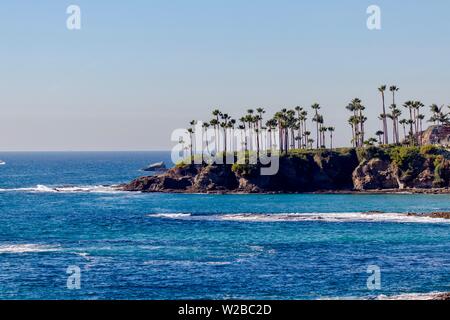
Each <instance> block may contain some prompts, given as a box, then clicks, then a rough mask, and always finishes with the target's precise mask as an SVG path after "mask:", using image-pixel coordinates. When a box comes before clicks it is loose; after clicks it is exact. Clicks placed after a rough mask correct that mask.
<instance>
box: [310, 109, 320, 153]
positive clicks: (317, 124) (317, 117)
mask: <svg viewBox="0 0 450 320" xmlns="http://www.w3.org/2000/svg"><path fill="white" fill-rule="evenodd" d="M311 109H313V110H314V112H315V115H314V118H313V122H316V134H317V135H316V136H317V141H316V147H317V149H319V122H318V119H319V109H320V105H319V104H318V103H314V104H313V105H312V106H311Z"/></svg>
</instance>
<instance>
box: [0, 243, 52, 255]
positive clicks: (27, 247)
mask: <svg viewBox="0 0 450 320" xmlns="http://www.w3.org/2000/svg"><path fill="white" fill-rule="evenodd" d="M58 250H59V248H58V247H56V246H50V245H40V244H0V254H4V253H31V252H54V251H58Z"/></svg>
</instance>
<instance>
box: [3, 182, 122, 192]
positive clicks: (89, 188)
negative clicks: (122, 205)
mask: <svg viewBox="0 0 450 320" xmlns="http://www.w3.org/2000/svg"><path fill="white" fill-rule="evenodd" d="M0 192H25V193H119V192H124V191H121V190H119V188H118V186H116V185H112V186H102V185H94V186H55V187H49V186H46V185H42V184H38V185H37V186H35V187H26V188H11V189H2V188H0Z"/></svg>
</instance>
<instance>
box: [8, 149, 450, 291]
mask: <svg viewBox="0 0 450 320" xmlns="http://www.w3.org/2000/svg"><path fill="white" fill-rule="evenodd" d="M0 159H2V160H5V161H6V165H3V166H0V299H320V298H343V297H352V298H371V297H376V296H379V295H398V294H405V293H430V292H447V291H450V221H444V220H439V219H436V220H432V219H426V218H425V219H424V218H414V217H408V216H406V215H405V214H404V213H407V212H432V211H450V195H407V194H405V195H400V194H396V195H312V194H304V195H301V194H299V195H197V194H195V195H187V194H142V193H126V192H117V191H114V190H113V189H112V188H109V187H107V186H108V185H114V184H119V183H123V182H127V181H129V180H131V179H133V178H135V177H138V176H140V175H142V174H143V172H141V171H139V169H140V168H142V167H145V166H146V165H147V164H149V163H152V162H157V161H161V160H164V161H166V163H169V162H170V154H169V153H168V152H103V153H95V152H82V153H76V152H75V153H74V152H70V153H69V152H68V153H64V152H53V153H2V152H0ZM55 188H57V190H56V189H55ZM373 210H378V211H383V212H386V213H387V214H386V215H375V216H368V215H365V214H362V213H363V212H367V211H373ZM402 213H403V214H402ZM369 265H377V266H379V267H380V268H381V290H378V291H369V290H368V289H367V285H366V281H367V277H368V274H367V272H366V271H367V267H368V266H369ZM68 266H78V267H80V269H81V289H80V290H69V289H67V286H66V282H67V277H68V274H66V270H67V267H68Z"/></svg>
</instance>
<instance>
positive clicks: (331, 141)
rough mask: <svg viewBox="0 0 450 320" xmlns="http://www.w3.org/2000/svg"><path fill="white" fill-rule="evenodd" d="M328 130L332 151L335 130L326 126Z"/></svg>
mask: <svg viewBox="0 0 450 320" xmlns="http://www.w3.org/2000/svg"><path fill="white" fill-rule="evenodd" d="M327 129H328V132H329V133H330V149H331V151H333V132H334V130H335V128H334V127H328V128H327Z"/></svg>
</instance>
